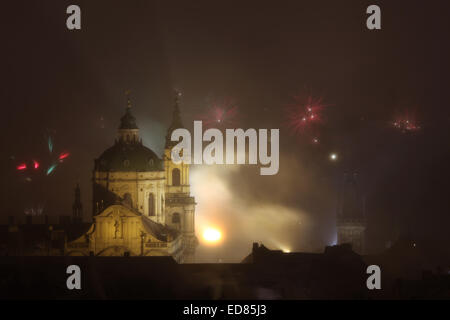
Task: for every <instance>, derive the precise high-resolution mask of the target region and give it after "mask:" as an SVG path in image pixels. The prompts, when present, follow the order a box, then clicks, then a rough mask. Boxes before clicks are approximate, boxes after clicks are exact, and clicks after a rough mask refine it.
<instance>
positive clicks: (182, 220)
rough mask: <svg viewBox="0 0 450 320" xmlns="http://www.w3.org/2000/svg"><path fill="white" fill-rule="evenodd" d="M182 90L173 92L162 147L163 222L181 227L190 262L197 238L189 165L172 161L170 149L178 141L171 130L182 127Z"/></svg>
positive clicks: (187, 260) (187, 259) (186, 260)
mask: <svg viewBox="0 0 450 320" xmlns="http://www.w3.org/2000/svg"><path fill="white" fill-rule="evenodd" d="M180 97H181V93H179V92H176V95H175V105H174V110H173V114H172V122H171V124H170V126H169V128H168V130H167V135H166V144H165V149H164V168H165V171H166V192H165V194H166V199H165V201H166V203H165V205H166V206H165V208H166V223H167V224H168V225H169V226H171V227H173V228H175V229H177V230H180V231H181V233H182V235H183V241H184V242H185V247H186V248H187V250H186V253H187V254H186V255H185V257H186V258H185V261H184V262H193V259H194V253H195V248H196V246H197V238H196V237H195V200H194V197H192V196H191V194H190V183H189V165H188V164H185V163H179V164H175V163H174V162H173V161H172V155H171V153H172V149H173V147H174V146H175V145H176V144H177V143H178V142H177V141H171V135H172V132H173V131H174V130H176V129H178V128H184V127H183V123H182V121H181V114H180V106H179V104H180Z"/></svg>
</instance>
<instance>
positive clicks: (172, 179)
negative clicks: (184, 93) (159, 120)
mask: <svg viewBox="0 0 450 320" xmlns="http://www.w3.org/2000/svg"><path fill="white" fill-rule="evenodd" d="M180 97H181V93H180V92H178V91H176V92H175V106H174V109H173V114H172V123H171V124H170V127H169V128H168V129H167V134H166V144H165V149H164V166H165V169H166V177H167V181H166V186H167V192H170V193H181V194H187V195H189V194H190V185H189V165H188V164H185V163H179V164H175V163H174V162H173V161H172V154H171V153H172V149H173V147H174V146H176V145H177V144H178V142H177V141H172V140H171V135H172V132H173V131H174V130H176V129H179V128H184V126H183V123H182V122H181V114H180V105H179V104H180Z"/></svg>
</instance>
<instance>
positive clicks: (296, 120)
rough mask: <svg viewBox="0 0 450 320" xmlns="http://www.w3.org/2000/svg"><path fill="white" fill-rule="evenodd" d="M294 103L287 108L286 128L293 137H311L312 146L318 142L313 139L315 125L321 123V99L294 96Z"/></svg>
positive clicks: (322, 107)
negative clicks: (304, 135) (305, 135)
mask: <svg viewBox="0 0 450 320" xmlns="http://www.w3.org/2000/svg"><path fill="white" fill-rule="evenodd" d="M294 100H295V102H294V103H293V104H291V105H289V106H288V107H287V110H286V111H287V126H288V128H289V129H290V131H291V133H292V134H294V135H303V134H307V135H308V136H313V138H312V139H311V140H312V142H313V143H314V144H316V143H318V142H319V140H318V139H317V138H316V137H315V135H314V131H315V130H316V129H317V124H320V123H322V122H323V115H322V112H323V109H324V108H325V106H326V105H325V104H324V103H323V99H322V98H315V97H313V96H312V95H308V96H302V95H297V96H294Z"/></svg>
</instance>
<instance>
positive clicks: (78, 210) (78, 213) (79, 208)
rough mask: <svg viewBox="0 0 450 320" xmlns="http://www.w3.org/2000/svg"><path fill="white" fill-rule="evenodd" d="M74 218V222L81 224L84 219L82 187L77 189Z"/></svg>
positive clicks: (78, 186)
mask: <svg viewBox="0 0 450 320" xmlns="http://www.w3.org/2000/svg"><path fill="white" fill-rule="evenodd" d="M72 218H73V221H74V222H81V221H82V219H83V205H82V204H81V192H80V185H79V184H78V183H77V186H76V187H75V201H74V202H73V206H72Z"/></svg>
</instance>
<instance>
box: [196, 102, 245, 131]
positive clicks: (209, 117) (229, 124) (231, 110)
mask: <svg viewBox="0 0 450 320" xmlns="http://www.w3.org/2000/svg"><path fill="white" fill-rule="evenodd" d="M238 113H239V112H238V107H237V106H236V105H235V104H234V103H232V102H231V101H228V102H224V103H218V102H215V103H213V104H212V106H211V107H210V108H208V110H207V112H206V113H205V114H204V115H201V116H199V117H198V118H199V119H200V120H202V122H203V126H204V127H205V128H211V127H215V128H217V127H222V128H233V127H234V126H235V125H236V117H237V115H238Z"/></svg>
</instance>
